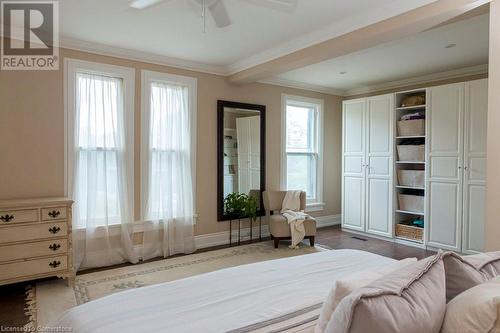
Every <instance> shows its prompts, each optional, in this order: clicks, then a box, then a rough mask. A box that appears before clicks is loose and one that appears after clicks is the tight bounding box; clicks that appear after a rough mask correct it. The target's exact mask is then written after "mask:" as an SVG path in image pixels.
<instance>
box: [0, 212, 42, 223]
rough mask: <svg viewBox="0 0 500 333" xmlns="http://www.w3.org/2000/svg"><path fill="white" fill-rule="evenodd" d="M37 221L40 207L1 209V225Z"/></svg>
mask: <svg viewBox="0 0 500 333" xmlns="http://www.w3.org/2000/svg"><path fill="white" fill-rule="evenodd" d="M37 221H38V209H22V210H0V226H2V225H9V224H14V223H23V222H37Z"/></svg>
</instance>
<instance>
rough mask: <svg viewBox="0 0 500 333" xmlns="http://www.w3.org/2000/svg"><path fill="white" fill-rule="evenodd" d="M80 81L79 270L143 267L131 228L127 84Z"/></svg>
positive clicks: (85, 77)
mask: <svg viewBox="0 0 500 333" xmlns="http://www.w3.org/2000/svg"><path fill="white" fill-rule="evenodd" d="M74 78H75V82H74V94H75V95H74V102H75V110H74V115H73V122H74V124H73V125H74V128H73V129H74V131H73V132H74V141H73V142H74V147H73V148H74V149H73V152H74V156H73V159H74V160H73V163H72V165H73V167H74V171H73V193H72V195H73V199H74V201H75V204H74V210H73V228H74V232H73V239H74V241H73V251H74V258H75V260H74V264H75V267H76V268H77V269H78V268H80V269H82V268H91V267H101V266H108V265H113V264H117V263H121V262H124V261H126V260H128V261H131V262H137V261H138V259H137V256H136V255H134V253H133V246H132V240H131V234H132V227H133V226H132V224H131V223H130V222H133V216H132V211H133V210H132V207H133V201H132V200H133V196H132V193H131V191H132V190H133V184H130V179H131V173H132V172H133V170H130V163H129V162H130V159H131V155H130V154H131V151H130V149H133V147H127V146H126V135H130V133H126V128H127V127H126V124H125V118H126V116H125V107H124V93H123V80H122V79H121V78H114V77H109V76H104V75H95V74H86V73H76V74H75V76H74ZM132 156H133V155H132ZM129 191H130V192H129Z"/></svg>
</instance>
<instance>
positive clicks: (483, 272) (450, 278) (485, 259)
mask: <svg viewBox="0 0 500 333" xmlns="http://www.w3.org/2000/svg"><path fill="white" fill-rule="evenodd" d="M443 261H444V268H445V272H446V299H447V301H448V302H449V301H451V300H452V299H453V298H454V297H456V296H457V295H459V294H460V293H462V292H464V291H465V290H467V289H470V288H472V287H474V286H477V285H478V284H481V283H483V282H486V281H488V280H491V279H493V278H495V277H496V276H498V275H499V273H500V252H490V253H481V254H478V255H472V256H463V257H461V256H459V255H458V254H456V253H454V252H447V253H446V254H445V255H444V258H443Z"/></svg>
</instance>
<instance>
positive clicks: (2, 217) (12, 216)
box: [0, 214, 14, 222]
mask: <svg viewBox="0 0 500 333" xmlns="http://www.w3.org/2000/svg"><path fill="white" fill-rule="evenodd" d="M13 218H14V215H9V214H7V215H2V216H0V220H2V221H4V222H9V221H10V220H12V219H13Z"/></svg>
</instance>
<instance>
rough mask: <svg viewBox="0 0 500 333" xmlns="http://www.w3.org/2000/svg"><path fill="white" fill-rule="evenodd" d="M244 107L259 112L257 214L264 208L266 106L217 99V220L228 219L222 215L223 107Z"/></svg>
mask: <svg viewBox="0 0 500 333" xmlns="http://www.w3.org/2000/svg"><path fill="white" fill-rule="evenodd" d="M226 107H227V108H235V109H246V110H253V111H258V112H259V113H260V191H261V194H260V211H258V212H257V216H264V215H265V209H264V203H263V200H262V193H263V192H264V191H265V189H266V106H265V105H258V104H248V103H239V102H230V101H222V100H218V101H217V220H218V221H219V222H221V221H228V220H230V217H229V216H228V215H224V108H226Z"/></svg>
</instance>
